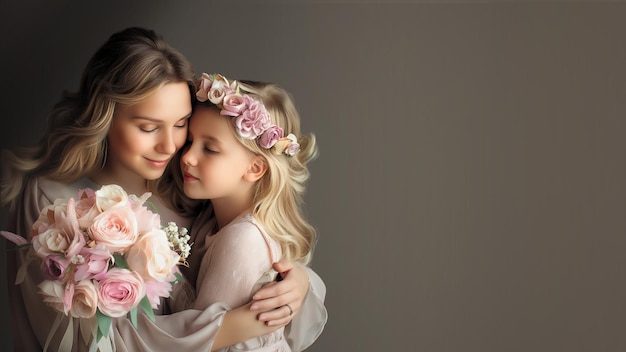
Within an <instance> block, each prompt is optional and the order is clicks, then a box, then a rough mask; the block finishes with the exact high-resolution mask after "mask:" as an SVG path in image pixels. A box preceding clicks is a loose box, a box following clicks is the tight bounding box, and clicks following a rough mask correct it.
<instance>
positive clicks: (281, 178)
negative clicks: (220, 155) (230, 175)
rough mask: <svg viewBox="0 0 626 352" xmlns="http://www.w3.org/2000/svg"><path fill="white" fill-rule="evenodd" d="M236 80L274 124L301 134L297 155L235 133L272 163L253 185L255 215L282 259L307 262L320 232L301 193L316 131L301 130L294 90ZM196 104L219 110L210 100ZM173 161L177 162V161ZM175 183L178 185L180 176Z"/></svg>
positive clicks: (314, 153) (314, 154)
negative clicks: (276, 150) (309, 217)
mask: <svg viewBox="0 0 626 352" xmlns="http://www.w3.org/2000/svg"><path fill="white" fill-rule="evenodd" d="M238 82H239V88H240V89H241V93H242V94H247V95H250V96H251V97H252V98H254V99H256V100H258V101H260V102H262V103H263V105H265V108H266V109H267V111H268V113H269V115H270V118H271V120H272V124H275V125H277V126H279V127H281V128H282V129H283V130H284V133H285V135H287V134H289V133H292V134H294V135H295V136H296V137H297V138H298V143H299V144H300V151H299V152H298V153H296V154H295V155H294V156H289V155H286V154H280V155H277V154H275V153H274V152H273V151H272V150H271V149H266V148H262V147H261V146H259V144H258V143H257V141H256V140H255V139H244V138H242V137H241V136H239V134H238V133H237V132H236V131H235V125H234V124H233V130H232V132H233V135H234V136H235V138H237V139H238V140H239V142H241V143H242V144H243V145H244V146H245V147H246V148H247V149H248V150H250V151H252V152H253V153H255V154H256V155H262V156H263V157H264V158H265V160H266V162H267V166H268V170H267V172H266V173H265V174H264V175H263V177H261V178H260V179H259V180H258V181H257V182H256V184H255V186H254V195H253V208H252V214H253V215H254V217H255V218H256V219H257V221H259V223H261V225H262V226H263V227H264V228H265V230H266V231H267V233H268V234H269V235H270V236H271V237H272V238H273V239H275V240H276V241H277V242H278V243H279V244H280V246H281V249H282V253H283V258H282V259H287V260H292V261H298V262H301V263H303V264H308V263H309V262H310V261H311V258H312V254H313V249H314V247H315V244H316V242H317V231H316V230H315V228H314V227H313V226H312V225H311V224H309V222H308V221H307V220H306V218H305V216H304V213H303V197H304V193H305V190H306V183H307V181H308V179H309V176H310V173H309V169H308V167H307V165H308V163H309V162H310V161H311V160H313V159H315V158H316V157H317V156H318V149H317V145H316V141H315V135H313V134H302V133H301V132H300V114H299V113H298V110H297V109H296V106H295V104H294V102H293V99H292V96H291V94H289V93H288V92H287V91H286V90H285V89H283V88H281V87H279V86H278V85H276V84H273V83H265V82H255V81H246V80H243V81H238ZM197 104H199V105H205V106H210V107H214V108H216V109H217V107H216V106H215V105H213V104H212V103H210V102H209V101H206V102H198V103H197ZM192 118H193V117H192ZM234 120H235V119H232V121H234ZM171 165H172V167H176V165H174V163H171ZM177 169H178V171H177V172H178V174H179V175H180V174H182V173H181V172H180V164H179V163H178V166H177ZM176 182H177V183H179V184H180V183H182V180H180V179H179V180H176ZM181 189H182V187H181ZM202 207H204V212H205V213H204V214H213V213H212V209H211V208H210V207H211V204H210V201H204V202H203V203H202ZM204 214H203V215H204ZM211 221H212V222H213V223H212V224H211V225H212V226H213V228H214V229H216V226H217V221H216V220H215V217H214V216H213V217H212V219H211Z"/></svg>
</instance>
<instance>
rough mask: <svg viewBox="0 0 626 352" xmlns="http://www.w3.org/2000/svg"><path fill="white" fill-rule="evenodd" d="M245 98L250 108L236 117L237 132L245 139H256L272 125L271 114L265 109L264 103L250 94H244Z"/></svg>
mask: <svg viewBox="0 0 626 352" xmlns="http://www.w3.org/2000/svg"><path fill="white" fill-rule="evenodd" d="M243 98H244V99H245V102H246V105H247V107H248V108H247V109H246V110H244V111H243V113H242V114H241V116H238V117H236V118H235V125H236V126H237V132H238V133H239V135H240V136H241V137H243V138H245V139H255V138H256V137H258V136H260V135H261V133H263V131H265V130H266V129H268V128H269V127H270V125H271V123H272V121H271V120H270V114H269V113H268V112H267V110H265V107H264V106H263V104H261V103H259V102H258V101H256V100H254V99H252V98H251V97H250V96H248V95H244V96H243Z"/></svg>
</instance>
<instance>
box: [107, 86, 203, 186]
mask: <svg viewBox="0 0 626 352" xmlns="http://www.w3.org/2000/svg"><path fill="white" fill-rule="evenodd" d="M189 116H191V96H190V93H189V87H188V86H187V84H186V83H183V82H178V83H168V84H166V85H164V86H162V87H161V88H159V89H157V90H156V91H155V92H154V94H152V95H150V96H148V98H146V99H145V100H143V101H141V102H140V103H137V104H134V105H130V106H123V105H118V107H117V111H116V112H115V115H114V116H113V121H112V123H111V128H110V130H109V133H108V151H107V152H108V157H107V162H106V166H105V167H106V169H107V171H108V172H112V173H113V174H115V175H117V176H118V177H131V175H133V174H134V175H138V176H140V177H141V178H143V179H146V180H155V179H158V178H159V177H161V176H162V175H163V172H164V171H165V167H166V166H167V164H168V163H169V161H170V160H171V159H172V157H173V156H174V154H175V153H176V151H177V150H179V149H180V148H181V147H182V146H183V144H184V143H185V139H186V138H187V126H188V125H187V123H188V119H189Z"/></svg>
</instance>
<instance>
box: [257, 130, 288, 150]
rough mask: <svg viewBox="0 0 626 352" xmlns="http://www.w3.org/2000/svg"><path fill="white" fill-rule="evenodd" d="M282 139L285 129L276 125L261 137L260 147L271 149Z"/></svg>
mask: <svg viewBox="0 0 626 352" xmlns="http://www.w3.org/2000/svg"><path fill="white" fill-rule="evenodd" d="M281 138H283V129H282V128H280V127H278V126H276V125H272V126H270V128H268V129H267V130H265V132H263V134H262V135H261V138H259V145H260V146H261V147H262V148H265V149H270V148H271V147H273V146H274V144H276V142H278V140H279V139H281Z"/></svg>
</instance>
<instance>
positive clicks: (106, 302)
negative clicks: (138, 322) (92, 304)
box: [96, 267, 146, 318]
mask: <svg viewBox="0 0 626 352" xmlns="http://www.w3.org/2000/svg"><path fill="white" fill-rule="evenodd" d="M96 290H97V292H98V309H100V311H101V312H102V313H104V314H106V315H108V316H110V317H113V318H119V317H122V316H124V315H126V313H128V312H130V310H131V309H133V308H134V307H136V306H137V305H138V304H139V302H140V301H141V299H142V298H143V297H144V296H145V294H146V290H145V287H144V283H143V279H142V278H141V276H139V274H138V273H136V272H134V271H130V270H128V269H122V268H117V267H114V268H111V269H109V271H108V272H107V273H106V275H105V276H104V277H103V278H102V280H100V281H97V282H96Z"/></svg>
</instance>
